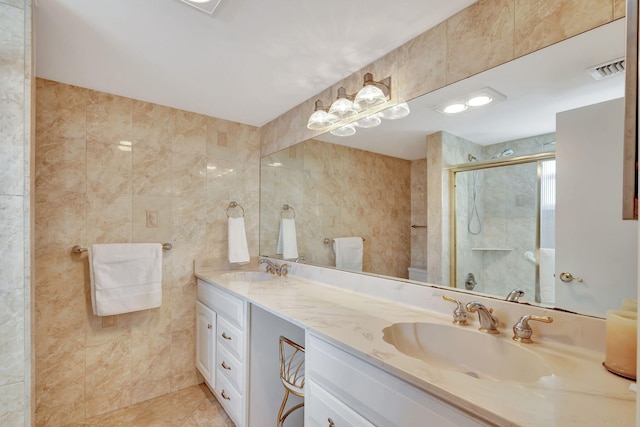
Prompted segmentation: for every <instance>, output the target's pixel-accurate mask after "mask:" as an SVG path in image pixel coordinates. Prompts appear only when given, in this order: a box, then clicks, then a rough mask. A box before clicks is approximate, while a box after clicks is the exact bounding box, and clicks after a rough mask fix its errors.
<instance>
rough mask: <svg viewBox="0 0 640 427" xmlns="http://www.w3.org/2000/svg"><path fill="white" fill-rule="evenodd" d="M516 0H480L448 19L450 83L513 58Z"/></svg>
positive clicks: (448, 81) (448, 77) (448, 68)
mask: <svg viewBox="0 0 640 427" xmlns="http://www.w3.org/2000/svg"><path fill="white" fill-rule="evenodd" d="M513 2H514V0H480V1H479V2H477V3H475V4H473V5H472V6H469V7H468V8H466V9H464V10H462V11H461V12H458V13H457V14H456V15H454V16H452V17H451V18H449V19H448V20H447V22H446V25H447V84H450V83H453V82H456V81H458V80H461V79H464V78H465V77H469V76H472V75H474V74H477V73H479V72H481V71H484V70H487V69H489V68H492V67H495V66H496V65H500V64H502V63H505V62H507V61H509V60H511V59H513V55H514V46H513V34H514V21H513V16H514V3H513Z"/></svg>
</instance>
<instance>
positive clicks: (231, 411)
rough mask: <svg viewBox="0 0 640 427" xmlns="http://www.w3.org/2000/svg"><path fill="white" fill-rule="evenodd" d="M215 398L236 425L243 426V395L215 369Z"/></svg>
mask: <svg viewBox="0 0 640 427" xmlns="http://www.w3.org/2000/svg"><path fill="white" fill-rule="evenodd" d="M216 372H217V375H216V398H217V399H218V402H220V403H221V404H222V406H223V407H224V409H225V411H226V412H227V415H229V417H231V419H232V420H233V422H234V423H235V424H236V426H237V427H243V426H244V420H245V417H244V415H243V413H242V411H243V408H244V396H243V395H242V393H240V392H239V391H238V390H236V388H235V387H234V386H232V385H231V383H230V382H229V381H228V380H227V379H226V378H225V377H224V376H223V375H219V374H220V370H219V369H217V370H216Z"/></svg>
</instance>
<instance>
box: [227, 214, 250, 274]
mask: <svg viewBox="0 0 640 427" xmlns="http://www.w3.org/2000/svg"><path fill="white" fill-rule="evenodd" d="M250 260H251V258H250V257H249V245H247V233H246V231H245V229H244V217H239V218H229V262H237V263H240V264H246V263H248V262H249V261H250Z"/></svg>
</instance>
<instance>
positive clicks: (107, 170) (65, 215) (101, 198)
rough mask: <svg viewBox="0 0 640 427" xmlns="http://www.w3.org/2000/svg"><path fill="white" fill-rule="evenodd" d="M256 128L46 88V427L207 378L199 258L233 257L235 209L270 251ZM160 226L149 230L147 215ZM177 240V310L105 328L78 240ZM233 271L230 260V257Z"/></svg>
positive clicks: (41, 168)
mask: <svg viewBox="0 0 640 427" xmlns="http://www.w3.org/2000/svg"><path fill="white" fill-rule="evenodd" d="M259 153H260V141H259V131H258V129H257V128H255V127H251V126H247V125H243V124H239V123H233V122H229V121H225V120H221V119H216V118H213V117H206V116H202V115H199V114H194V113H190V112H186V111H180V110H176V109H172V108H168V107H164V106H160V105H155V104H150V103H146V102H141V101H137V100H133V99H129V98H123V97H118V96H113V95H110V94H106V93H102V92H96V91H93V90H88V89H83V88H79V87H75V86H69V85H65V84H61V83H57V82H53V81H48V80H42V79H37V81H36V156H35V196H36V201H35V272H36V275H35V305H34V307H35V343H36V345H35V352H36V384H35V387H36V391H35V418H36V425H38V426H45V425H52V426H59V425H65V424H66V423H70V422H74V421H78V420H82V419H84V418H85V417H91V416H94V415H98V414H101V413H104V412H107V411H111V410H113V409H117V408H122V407H126V406H129V405H131V404H134V403H137V402H140V401H143V400H147V399H150V398H152V397H155V396H159V395H162V394H165V393H168V392H170V391H174V390H179V389H182V388H185V387H188V386H191V385H193V384H196V383H198V382H201V378H200V377H199V375H198V374H197V373H196V369H195V361H194V357H195V356H194V355H195V338H194V333H195V330H194V325H195V303H194V301H195V298H196V288H195V282H194V277H193V262H194V260H195V259H197V258H200V259H201V258H205V257H206V258H212V257H213V258H218V259H219V260H221V261H224V259H225V257H226V248H227V237H226V235H227V233H226V230H227V229H226V219H227V218H226V214H225V212H226V209H227V207H228V204H229V202H230V201H231V200H237V201H238V202H239V203H241V204H242V205H243V207H244V209H245V212H246V215H245V222H246V228H247V237H248V243H249V249H250V253H251V255H252V256H256V255H257V254H258V209H259V202H258V199H259V190H258V188H259V178H260V175H259V173H260V172H259V171H260V159H259ZM150 213H151V214H152V215H155V216H156V217H157V223H156V224H147V215H148V214H150ZM115 242H171V243H172V244H173V249H172V250H171V251H167V252H165V253H164V265H163V303H162V306H161V307H160V308H158V309H153V310H146V311H140V312H135V313H129V314H122V315H118V316H116V319H115V320H116V325H115V326H112V327H107V328H103V323H102V318H101V317H97V316H94V315H93V313H92V309H91V302H90V288H89V282H88V275H87V273H88V263H87V259H86V254H83V255H74V254H72V253H71V248H72V247H73V246H74V245H82V246H84V247H86V246H87V245H91V244H93V243H115ZM222 264H224V262H222Z"/></svg>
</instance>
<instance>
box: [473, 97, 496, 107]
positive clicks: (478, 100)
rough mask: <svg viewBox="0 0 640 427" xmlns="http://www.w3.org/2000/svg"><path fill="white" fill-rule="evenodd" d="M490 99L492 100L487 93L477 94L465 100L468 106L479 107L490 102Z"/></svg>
mask: <svg viewBox="0 0 640 427" xmlns="http://www.w3.org/2000/svg"><path fill="white" fill-rule="evenodd" d="M491 101H493V98H492V97H490V96H489V95H478V96H474V97H473V98H470V99H469V100H468V101H467V105H469V106H470V107H481V106H483V105H487V104H490V103H491Z"/></svg>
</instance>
